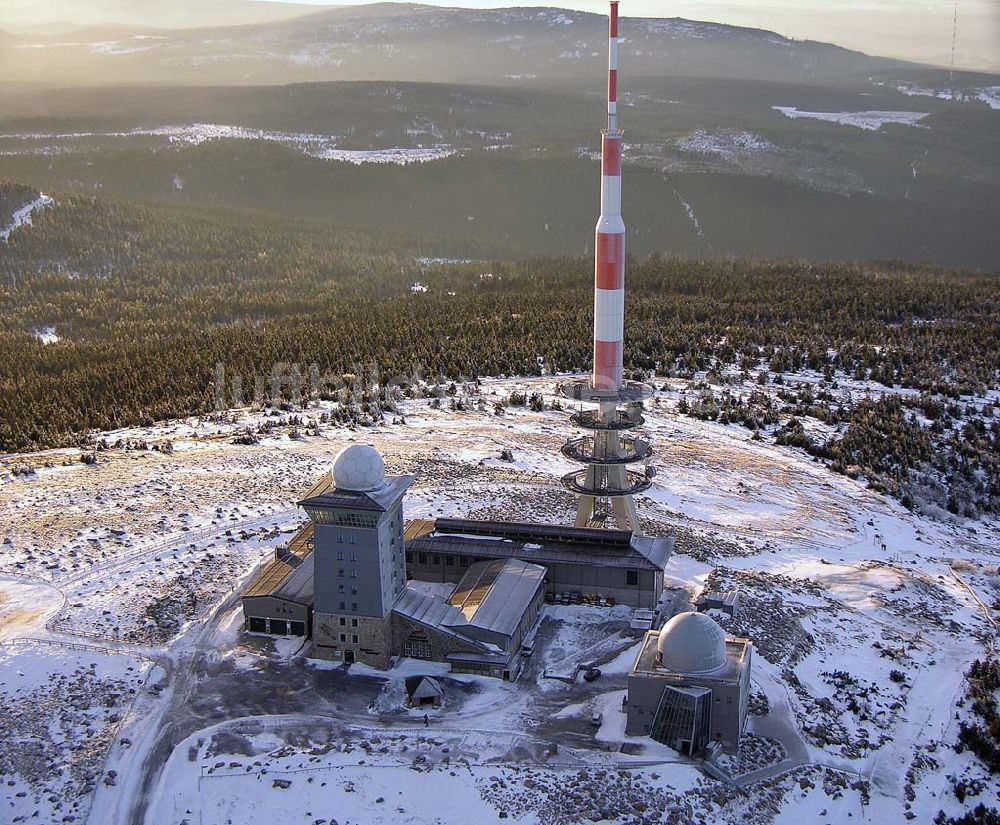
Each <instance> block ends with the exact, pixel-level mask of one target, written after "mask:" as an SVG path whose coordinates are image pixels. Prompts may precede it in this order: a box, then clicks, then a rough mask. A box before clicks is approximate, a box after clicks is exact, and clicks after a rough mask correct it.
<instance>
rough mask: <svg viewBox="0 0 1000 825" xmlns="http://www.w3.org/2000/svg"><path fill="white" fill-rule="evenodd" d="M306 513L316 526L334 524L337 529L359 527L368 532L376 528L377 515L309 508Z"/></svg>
mask: <svg viewBox="0 0 1000 825" xmlns="http://www.w3.org/2000/svg"><path fill="white" fill-rule="evenodd" d="M306 512H307V513H308V515H309V518H311V519H312V520H313V521H314V522H316V524H335V525H338V526H339V527H361V528H362V529H367V530H370V529H372V528H374V527H377V526H378V514H377V513H355V512H351V511H349V510H328V509H326V508H325V507H309V508H307V509H306Z"/></svg>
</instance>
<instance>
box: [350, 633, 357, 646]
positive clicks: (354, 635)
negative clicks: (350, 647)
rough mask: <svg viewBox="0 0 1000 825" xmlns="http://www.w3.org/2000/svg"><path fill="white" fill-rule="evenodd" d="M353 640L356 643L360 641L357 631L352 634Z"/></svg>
mask: <svg viewBox="0 0 1000 825" xmlns="http://www.w3.org/2000/svg"><path fill="white" fill-rule="evenodd" d="M351 641H352V642H353V643H354V644H357V643H358V634H357V633H355V634H353V635H352V636H351Z"/></svg>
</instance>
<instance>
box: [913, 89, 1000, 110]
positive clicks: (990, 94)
mask: <svg viewBox="0 0 1000 825" xmlns="http://www.w3.org/2000/svg"><path fill="white" fill-rule="evenodd" d="M896 88H897V89H898V90H899V91H900V92H902V93H903V94H904V95H907V96H908V97H936V98H938V99H939V100H956V101H959V102H961V103H985V104H986V105H987V106H989V107H990V108H991V109H1000V86H980V87H977V88H972V89H928V88H926V87H923V86H912V85H903V86H897V87H896Z"/></svg>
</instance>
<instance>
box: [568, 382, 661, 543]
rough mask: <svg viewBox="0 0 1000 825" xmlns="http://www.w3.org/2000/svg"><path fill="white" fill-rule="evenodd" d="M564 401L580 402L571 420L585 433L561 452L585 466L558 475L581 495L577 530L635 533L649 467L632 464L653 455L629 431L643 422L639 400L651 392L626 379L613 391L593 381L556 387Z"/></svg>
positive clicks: (645, 387) (649, 482)
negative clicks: (638, 502) (639, 497)
mask: <svg viewBox="0 0 1000 825" xmlns="http://www.w3.org/2000/svg"><path fill="white" fill-rule="evenodd" d="M559 391H560V393H561V394H562V395H563V397H564V398H567V399H569V400H571V401H576V402H579V403H580V404H581V405H582V404H590V405H593V406H591V407H589V408H583V407H582V406H581V408H580V409H579V410H578V411H577V412H576V413H574V414H573V415H572V416H571V420H572V421H573V423H574V424H576V425H577V426H578V427H580V428H581V429H584V430H587V431H588V434H587V435H584V436H580V437H577V438H571V439H570V440H569V441H567V442H566V443H565V444H564V445H563V447H562V454H563V455H564V456H566V458H568V459H570V460H571V461H576V462H579V463H580V464H584V465H585V467H584V468H583V469H581V470H575V471H573V472H571V473H567V474H566V475H565V476H563V477H562V483H563V486H564V487H566V489H567V490H569V491H570V492H571V493H574V494H576V495H577V496H579V503H578V505H577V513H576V526H577V527H612V526H613V527H617V528H619V529H622V530H631V531H633V532H634V533H639V532H641V531H640V529H639V516H638V514H637V512H636V507H635V498H634V496H635V495H636V494H638V493H641V492H643V491H644V490H647V489H649V487H650V485H651V484H652V481H651V479H652V472H651V468H646V469H645V470H644V471H642V472H640V471H638V470H631V469H629V465H630V464H634V463H638V462H641V461H645V460H647V459H649V458H650V457H651V456H652V455H653V448H652V445H651V444H650V442H649V441H648V440H646V439H644V438H641V437H639V436H637V435H635V434H633V433H631V432H630V430H633V429H635V428H636V427H639V426H641V425H642V424H643V423H644V419H643V417H642V402H643V401H644V400H645V399H647V398H649V397H650V396H651V395H652V394H653V388H652V387H650V386H649V385H648V384H642V383H639V382H635V381H627V382H624V383H623V384H622V386H621V387H619V388H617V389H598V388H596V387H594V385H593V383H592V382H591V381H587V380H580V381H571V382H567V383H565V384H562V385H561V386H560V387H559Z"/></svg>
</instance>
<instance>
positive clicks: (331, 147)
mask: <svg viewBox="0 0 1000 825" xmlns="http://www.w3.org/2000/svg"><path fill="white" fill-rule="evenodd" d="M416 134H423V132H418V133H416ZM428 134H431V135H433V134H434V131H433V130H432V131H430V132H428ZM477 136H478V137H481V139H483V140H489V141H493V142H495V141H497V140H500V139H502V138H503V136H502V135H488V134H486V133H478V134H477ZM144 138H145V139H150V138H152V139H154V140H160V141H164V142H165V143H166V144H167V145H172V146H174V147H177V148H184V147H187V146H200V145H201V144H203V143H208V142H211V141H235V140H243V141H245V140H253V141H264V142H268V143H279V144H281V145H283V146H287V147H289V148H292V149H296V150H298V151H301V152H303V153H304V154H306V155H309V156H310V157H314V158H320V159H322V160H337V161H345V162H347V163H354V164H363V163H392V164H398V165H405V164H408V163H425V162H427V161H432V160H440V159H441V158H447V157H451V156H452V155H455V154H457V153H458V151H459V150H458V149H457V148H456V147H454V146H451V145H449V144H445V143H434V144H431V145H424V144H422V143H417V144H416V145H414V146H385V147H382V148H379V149H349V148H342V147H340V146H339V145H338V142H339V141H342V140H343V135H336V134H331V135H320V134H312V133H308V132H281V131H274V130H268V129H252V128H248V127H246V126H235V125H231V124H225V123H187V124H176V125H175V124H171V125H165V126H156V127H152V128H135V129H129V130H128V131H123V132H62V133H60V132H23V133H10V134H0V156H3V155H61V154H70V153H78V152H88V151H93V149H94V148H95V146H97V145H99V144H100V143H104V142H107V141H134V140H138V139H144ZM173 186H174V188H175V189H177V190H182V189H183V188H184V181H183V180H181V179H180V178H179V177H177V176H176V175H175V176H174V178H173ZM42 197H43V198H44V199H45V200H44V203H39V204H38V205H45V203H49V202H51V199H48V198H45V196H42ZM40 200H41V199H40ZM31 208H37V205H34V206H32V207H31ZM29 212H30V209H29ZM28 222H29V223H30V221H28ZM3 237H5V236H4V234H3V231H2V230H0V238H3Z"/></svg>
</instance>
